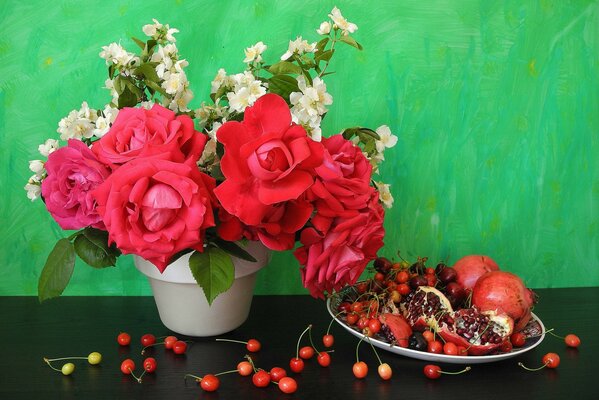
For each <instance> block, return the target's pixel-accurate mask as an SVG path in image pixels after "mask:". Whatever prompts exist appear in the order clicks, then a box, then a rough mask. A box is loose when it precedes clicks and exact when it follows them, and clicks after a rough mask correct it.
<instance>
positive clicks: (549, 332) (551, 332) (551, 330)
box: [545, 328, 565, 340]
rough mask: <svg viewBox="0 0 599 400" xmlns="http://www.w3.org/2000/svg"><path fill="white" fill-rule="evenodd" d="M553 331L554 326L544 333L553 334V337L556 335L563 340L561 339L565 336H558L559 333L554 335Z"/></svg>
mask: <svg viewBox="0 0 599 400" xmlns="http://www.w3.org/2000/svg"><path fill="white" fill-rule="evenodd" d="M553 331H554V328H551V329H549V330H548V331H546V332H545V333H548V334H550V335H551V336H554V337H556V338H558V339H562V340H563V339H565V337H563V336H559V335H556V334H555V333H553Z"/></svg>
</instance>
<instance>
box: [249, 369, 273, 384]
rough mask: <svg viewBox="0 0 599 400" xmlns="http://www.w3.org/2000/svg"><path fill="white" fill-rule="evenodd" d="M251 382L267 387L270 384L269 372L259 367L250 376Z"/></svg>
mask: <svg viewBox="0 0 599 400" xmlns="http://www.w3.org/2000/svg"><path fill="white" fill-rule="evenodd" d="M252 383H253V384H254V386H256V387H267V386H268V385H269V384H270V374H269V373H268V372H266V371H264V370H262V369H261V370H260V371H258V372H256V373H255V374H254V375H253V376H252Z"/></svg>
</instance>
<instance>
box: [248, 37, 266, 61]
mask: <svg viewBox="0 0 599 400" xmlns="http://www.w3.org/2000/svg"><path fill="white" fill-rule="evenodd" d="M267 48H268V46H266V45H265V44H264V43H263V42H258V43H256V44H255V45H253V46H250V47H248V48H247V49H245V50H244V52H245V59H244V60H243V62H244V63H252V62H257V63H259V62H261V61H262V53H264V51H265V50H266V49H267Z"/></svg>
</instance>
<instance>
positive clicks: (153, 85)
mask: <svg viewBox="0 0 599 400" xmlns="http://www.w3.org/2000/svg"><path fill="white" fill-rule="evenodd" d="M144 83H145V84H146V86H147V87H149V88H151V89H152V90H155V91H157V92H158V93H160V94H161V95H163V96H166V90H164V89H163V88H162V86H159V85H157V84H156V82H152V81H150V80H147V79H145V80H144Z"/></svg>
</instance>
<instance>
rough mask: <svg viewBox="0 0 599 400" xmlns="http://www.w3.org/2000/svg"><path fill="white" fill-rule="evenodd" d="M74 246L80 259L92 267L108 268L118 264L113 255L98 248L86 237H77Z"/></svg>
mask: <svg viewBox="0 0 599 400" xmlns="http://www.w3.org/2000/svg"><path fill="white" fill-rule="evenodd" d="M74 245H75V251H76V252H77V255H78V256H79V258H81V259H82V260H83V261H84V262H85V263H86V264H87V265H89V266H91V267H94V268H106V267H111V266H114V265H115V264H116V257H115V256H114V255H113V254H111V253H108V252H107V251H106V250H105V249H103V248H102V247H100V246H97V245H96V244H95V243H94V242H92V241H91V240H89V239H88V238H87V237H86V236H85V235H80V236H77V238H76V239H75V243H74Z"/></svg>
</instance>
